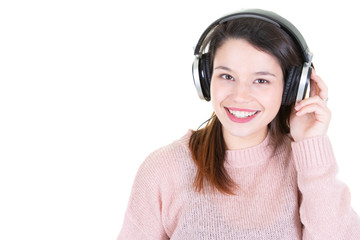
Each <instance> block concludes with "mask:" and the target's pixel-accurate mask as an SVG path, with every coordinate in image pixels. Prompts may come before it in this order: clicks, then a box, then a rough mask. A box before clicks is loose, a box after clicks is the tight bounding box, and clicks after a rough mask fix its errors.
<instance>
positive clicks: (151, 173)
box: [117, 156, 169, 240]
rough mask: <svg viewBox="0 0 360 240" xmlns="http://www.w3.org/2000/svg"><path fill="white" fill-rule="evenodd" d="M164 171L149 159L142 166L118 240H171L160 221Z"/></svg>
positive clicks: (136, 178) (151, 158)
mask: <svg viewBox="0 0 360 240" xmlns="http://www.w3.org/2000/svg"><path fill="white" fill-rule="evenodd" d="M159 171H161V170H160V169H159V166H158V165H157V164H156V162H155V161H154V159H153V157H151V156H149V157H148V158H147V159H146V160H145V161H144V163H143V164H142V165H141V166H140V168H139V170H138V172H137V175H136V177H135V181H134V184H133V187H132V191H131V195H130V200H129V203H128V207H127V210H126V213H125V218H124V222H123V226H122V229H121V231H120V234H119V236H118V238H117V240H163V239H164V240H165V239H169V238H168V237H167V235H166V233H165V231H164V227H163V224H162V220H161V205H162V199H161V181H162V179H161V176H162V175H163V174H161V173H159Z"/></svg>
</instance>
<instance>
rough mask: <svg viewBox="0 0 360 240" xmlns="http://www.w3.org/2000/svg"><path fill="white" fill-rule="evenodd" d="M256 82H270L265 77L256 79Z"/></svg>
mask: <svg viewBox="0 0 360 240" xmlns="http://www.w3.org/2000/svg"><path fill="white" fill-rule="evenodd" d="M255 83H260V84H265V83H269V81H268V80H265V79H256V80H255Z"/></svg>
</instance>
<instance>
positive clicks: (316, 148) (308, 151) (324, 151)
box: [291, 136, 336, 172]
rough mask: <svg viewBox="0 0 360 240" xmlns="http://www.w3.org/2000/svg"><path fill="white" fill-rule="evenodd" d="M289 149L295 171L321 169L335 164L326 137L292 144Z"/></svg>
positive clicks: (328, 140)
mask: <svg viewBox="0 0 360 240" xmlns="http://www.w3.org/2000/svg"><path fill="white" fill-rule="evenodd" d="M291 147H292V150H293V154H294V160H295V165H296V169H297V171H299V172H300V171H303V170H307V169H314V168H321V167H325V166H329V165H332V164H334V163H336V160H335V156H334V153H333V150H332V146H331V143H330V139H329V138H328V137H327V136H320V137H313V138H308V139H305V140H302V141H299V142H292V143H291Z"/></svg>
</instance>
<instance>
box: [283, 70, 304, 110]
mask: <svg viewBox="0 0 360 240" xmlns="http://www.w3.org/2000/svg"><path fill="white" fill-rule="evenodd" d="M301 71H302V66H292V67H291V69H290V72H289V74H288V77H287V79H286V81H285V84H284V92H283V97H282V103H281V105H283V106H289V105H291V104H293V103H294V102H295V100H296V95H297V91H298V88H299V81H300V77H301Z"/></svg>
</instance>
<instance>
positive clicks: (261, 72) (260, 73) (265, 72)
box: [255, 71, 276, 77]
mask: <svg viewBox="0 0 360 240" xmlns="http://www.w3.org/2000/svg"><path fill="white" fill-rule="evenodd" d="M255 75H261V76H264V75H270V76H273V77H276V75H275V74H273V73H271V72H268V71H260V72H256V73H255Z"/></svg>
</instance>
